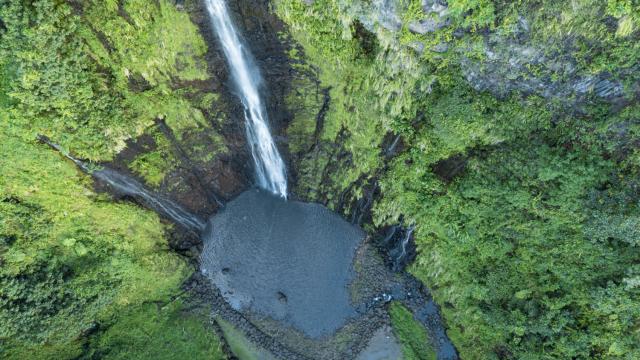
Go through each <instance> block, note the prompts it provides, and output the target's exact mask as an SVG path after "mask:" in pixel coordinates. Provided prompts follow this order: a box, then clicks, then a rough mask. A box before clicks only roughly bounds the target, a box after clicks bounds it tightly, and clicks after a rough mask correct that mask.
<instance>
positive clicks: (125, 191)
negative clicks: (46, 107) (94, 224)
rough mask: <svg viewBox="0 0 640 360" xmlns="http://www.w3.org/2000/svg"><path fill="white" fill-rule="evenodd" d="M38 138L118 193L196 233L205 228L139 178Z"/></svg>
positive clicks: (200, 220)
mask: <svg viewBox="0 0 640 360" xmlns="http://www.w3.org/2000/svg"><path fill="white" fill-rule="evenodd" d="M38 140H39V141H40V142H42V143H45V144H47V145H49V146H50V147H51V148H52V149H54V150H56V151H57V152H59V153H60V154H62V155H63V156H64V157H66V158H67V159H69V160H71V161H73V162H74V163H75V164H76V165H77V166H78V167H79V168H80V169H81V170H82V171H83V172H85V173H87V174H89V175H91V176H93V177H94V178H95V179H96V180H98V181H100V182H102V183H103V184H106V185H109V186H111V187H112V188H113V189H114V190H115V191H116V192H117V193H119V194H122V195H126V196H131V197H133V198H135V199H137V200H139V201H141V202H142V203H144V205H146V206H147V207H149V208H151V209H152V210H154V211H156V212H158V213H160V214H161V215H163V216H165V217H166V218H168V219H170V220H172V221H173V222H175V223H176V224H178V225H180V226H182V227H184V228H185V229H187V230H190V231H193V232H195V233H196V234H200V233H201V232H202V230H203V229H204V227H205V225H206V224H205V222H204V221H203V220H202V219H200V218H199V217H198V216H196V215H194V214H191V213H190V212H188V211H187V210H185V209H183V208H182V207H181V206H180V205H178V204H176V203H174V202H173V201H171V200H168V199H165V198H163V197H162V196H161V195H160V194H156V193H154V192H152V191H150V190H148V189H146V188H145V187H144V185H142V184H141V183H140V182H138V181H137V180H135V179H133V178H131V177H128V176H126V175H123V174H120V173H118V172H117V171H115V170H113V169H109V168H105V167H103V166H100V167H93V166H91V165H90V164H88V163H86V162H84V161H82V160H79V159H76V158H75V157H73V156H72V155H71V154H69V153H68V152H67V151H65V150H64V149H63V148H62V147H61V146H60V145H58V144H56V143H53V142H52V141H51V140H50V139H49V138H47V137H46V136H43V135H38Z"/></svg>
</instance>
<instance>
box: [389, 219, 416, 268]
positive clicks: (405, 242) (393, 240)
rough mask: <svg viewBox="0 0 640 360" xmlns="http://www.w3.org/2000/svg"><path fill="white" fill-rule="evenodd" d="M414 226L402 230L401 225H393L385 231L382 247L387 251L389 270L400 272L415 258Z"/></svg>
mask: <svg viewBox="0 0 640 360" xmlns="http://www.w3.org/2000/svg"><path fill="white" fill-rule="evenodd" d="M415 228H416V227H415V225H413V224H412V225H409V226H408V227H406V228H404V227H402V226H401V225H393V226H391V227H389V228H388V229H387V232H386V235H385V237H384V239H382V245H383V246H384V247H385V248H386V249H387V250H386V252H387V255H388V257H389V262H390V264H391V270H393V271H396V272H398V271H402V270H404V268H405V267H406V266H407V264H409V263H410V262H411V261H412V260H413V259H414V258H415V245H414V244H413V233H414V231H415Z"/></svg>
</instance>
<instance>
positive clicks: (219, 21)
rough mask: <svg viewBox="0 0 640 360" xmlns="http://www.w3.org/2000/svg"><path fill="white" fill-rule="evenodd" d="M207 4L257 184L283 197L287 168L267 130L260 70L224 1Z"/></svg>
mask: <svg viewBox="0 0 640 360" xmlns="http://www.w3.org/2000/svg"><path fill="white" fill-rule="evenodd" d="M206 5H207V11H208V12H209V15H210V17H211V23H212V25H213V27H214V29H215V31H216V33H217V35H218V39H219V40H220V43H221V45H222V49H223V51H224V54H225V56H226V58H227V62H228V63H229V68H230V69H231V75H232V78H233V80H234V82H235V85H236V87H237V90H238V92H239V96H240V100H241V101H242V104H243V105H244V115H245V120H246V121H245V126H246V132H247V141H248V142H249V147H250V148H251V155H252V156H253V161H254V164H255V173H256V180H257V182H258V185H259V186H260V187H262V188H264V189H266V190H269V191H271V192H272V193H274V194H276V195H279V196H281V197H284V198H286V197H287V175H286V169H285V165H284V161H282V157H281V156H280V153H279V152H278V148H277V147H276V145H275V142H274V141H273V137H272V136H271V133H270V132H269V125H268V118H267V113H266V109H265V107H264V104H263V103H262V99H261V96H260V91H259V87H260V84H261V82H262V79H261V76H260V72H259V70H258V68H257V67H256V66H255V64H253V61H252V56H251V53H250V52H249V49H248V48H247V47H246V46H245V45H244V44H243V43H242V41H241V40H240V36H239V35H238V32H237V31H236V29H235V27H234V25H233V22H232V21H231V17H230V16H229V11H228V10H227V6H226V4H225V2H224V0H206Z"/></svg>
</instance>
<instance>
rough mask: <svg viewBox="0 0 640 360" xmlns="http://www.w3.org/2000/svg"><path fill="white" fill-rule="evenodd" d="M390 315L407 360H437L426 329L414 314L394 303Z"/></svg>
mask: <svg viewBox="0 0 640 360" xmlns="http://www.w3.org/2000/svg"><path fill="white" fill-rule="evenodd" d="M389 314H390V315H391V323H392V325H393V331H394V333H395V334H396V336H397V337H398V340H399V341H400V344H401V345H402V354H403V356H404V359H405V360H435V359H436V353H435V351H434V350H433V348H432V345H431V344H430V343H429V339H428V337H427V332H426V331H425V329H424V327H422V325H421V324H420V323H419V322H418V321H416V320H415V319H414V318H413V314H411V312H410V311H409V310H407V309H406V308H405V307H404V306H402V305H400V304H399V303H395V302H394V303H392V304H391V306H390V310H389Z"/></svg>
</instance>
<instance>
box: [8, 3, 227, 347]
mask: <svg viewBox="0 0 640 360" xmlns="http://www.w3.org/2000/svg"><path fill="white" fill-rule="evenodd" d="M1 4H2V6H0V18H2V19H3V22H4V24H5V26H6V27H7V30H6V31H5V32H4V33H3V34H2V38H1V40H0V52H1V53H2V56H0V58H1V59H2V60H1V61H0V69H3V71H1V72H0V73H2V74H3V77H2V81H0V90H1V91H0V106H2V111H0V117H2V118H1V119H0V120H1V121H0V139H2V141H0V154H1V156H0V168H2V177H1V178H0V265H1V266H0V357H3V358H5V357H8V358H15V359H24V358H31V359H38V358H41V359H50V358H56V359H65V358H77V357H78V356H79V355H81V354H85V356H88V354H90V353H99V354H101V356H105V357H107V358H109V357H112V358H119V357H120V358H121V357H122V356H123V353H122V352H123V351H126V355H124V356H125V357H127V358H136V359H147V358H157V357H156V355H157V354H158V351H160V350H161V349H162V348H160V347H159V346H160V345H162V346H165V350H166V349H171V351H165V352H164V353H163V354H162V356H164V358H183V357H182V355H185V356H188V357H195V358H198V357H200V358H202V357H207V358H213V359H216V358H221V357H222V355H221V353H220V350H219V348H218V340H217V339H215V338H214V337H213V336H212V335H211V332H210V330H209V329H206V328H205V327H204V326H203V325H202V324H200V323H199V322H198V321H196V320H195V318H193V317H188V316H187V317H185V316H186V315H185V316H183V315H181V313H180V304H179V303H176V304H170V305H167V307H166V308H164V309H163V310H157V311H156V305H155V303H158V304H163V303H166V302H168V301H169V299H170V298H171V297H172V296H173V295H174V294H175V293H176V292H178V291H179V286H180V284H181V283H182V281H183V280H184V279H185V278H186V277H187V276H188V275H189V274H190V273H191V271H192V269H191V267H190V266H189V265H188V264H187V262H186V261H185V259H183V258H181V257H180V256H178V255H176V254H174V253H172V252H171V251H170V250H169V248H168V245H167V241H166V238H165V234H164V226H163V225H162V224H161V223H160V221H159V219H158V217H157V216H156V215H155V214H153V213H152V212H149V211H146V210H143V209H140V208H139V207H137V206H134V205H132V204H126V203H114V202H112V201H110V200H109V199H108V198H107V197H105V196H101V195H97V194H95V193H94V192H93V191H92V185H91V180H90V179H89V178H88V177H86V176H85V175H83V174H81V173H79V172H78V170H77V169H76V168H75V167H74V165H73V164H71V163H70V162H69V161H67V160H65V159H64V158H62V157H60V156H59V155H58V154H56V153H54V152H52V151H51V150H50V149H48V148H47V147H46V146H43V145H40V144H38V143H36V142H35V140H34V138H35V134H36V133H44V134H47V135H49V136H51V137H52V138H53V139H55V140H56V141H59V142H60V143H61V144H62V145H63V146H64V147H66V148H68V149H70V150H72V151H73V152H74V153H76V154H79V155H80V156H82V157H86V158H89V159H93V160H109V159H110V158H111V157H112V156H113V155H114V154H115V153H116V152H117V151H118V150H119V149H120V148H121V147H122V144H123V140H124V139H126V138H128V137H131V136H137V135H139V134H141V133H142V132H145V131H148V128H149V126H150V125H151V124H152V123H153V120H154V118H155V117H156V116H165V117H166V118H167V123H168V124H169V125H170V126H171V127H172V128H173V129H174V131H176V132H177V133H178V135H180V134H182V133H183V132H185V131H198V128H199V127H201V123H202V121H203V116H202V114H201V113H200V110H198V109H197V108H196V105H192V104H191V103H190V101H189V100H187V98H186V97H185V94H187V93H189V89H186V90H183V91H182V92H179V91H173V90H172V81H173V80H178V81H189V80H197V79H204V78H206V77H207V76H208V75H207V72H206V65H205V64H204V63H203V60H202V55H203V53H204V51H205V50H206V46H205V44H204V41H203V39H202V38H201V37H200V36H199V34H198V33H197V29H196V27H195V26H194V25H193V24H192V23H191V22H190V21H189V19H188V16H187V15H186V14H184V13H179V12H177V11H176V10H175V9H174V7H173V6H172V5H170V4H169V3H168V2H167V1H160V2H158V4H159V5H160V6H159V7H156V5H155V4H153V3H152V2H147V1H129V2H127V3H126V5H125V6H124V11H125V13H126V14H128V18H124V17H123V16H121V15H120V14H119V13H118V8H117V2H113V1H107V2H87V3H85V4H84V5H83V13H82V14H83V15H82V17H78V16H77V15H76V14H75V13H74V11H73V10H72V8H71V7H70V6H68V5H66V3H60V2H53V1H46V0H43V1H36V2H34V3H33V6H32V7H29V8H26V7H24V6H23V4H22V2H21V1H2V2H1ZM27 24H28V25H27ZM9 69H10V70H9ZM132 79H135V80H136V81H137V82H139V83H146V84H147V85H145V87H146V89H145V91H139V90H136V89H135V87H134V88H133V89H132V88H131V80H132ZM191 129H195V130H191ZM147 162H148V161H147V160H146V159H140V160H139V161H137V162H136V163H134V164H133V166H134V168H135V169H136V170H138V171H140V172H141V173H142V175H147V177H148V178H149V180H151V182H152V183H153V182H154V179H157V178H158V177H161V176H162V174H158V173H162V172H166V171H167V169H168V168H167V165H166V163H160V164H155V165H154V164H152V165H154V166H155V167H154V166H151V169H149V170H147V173H145V172H144V166H143V165H141V164H145V163H147ZM168 162H169V161H167V163H168ZM147 168H149V166H147ZM150 303H154V305H147V304H150ZM96 329H98V330H99V331H98V332H97V333H95V331H96ZM132 331H136V332H135V334H137V335H136V339H137V341H136V343H131V337H130V335H131V334H133V333H132ZM91 333H95V335H93V340H92V341H91V342H90V343H88V342H87V335H88V334H91ZM144 333H147V334H149V333H153V338H154V340H155V341H146V340H145V341H144V342H143V341H142V340H144V339H143V338H144V336H143V334H144ZM187 339H188V340H189V341H186V340H187Z"/></svg>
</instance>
